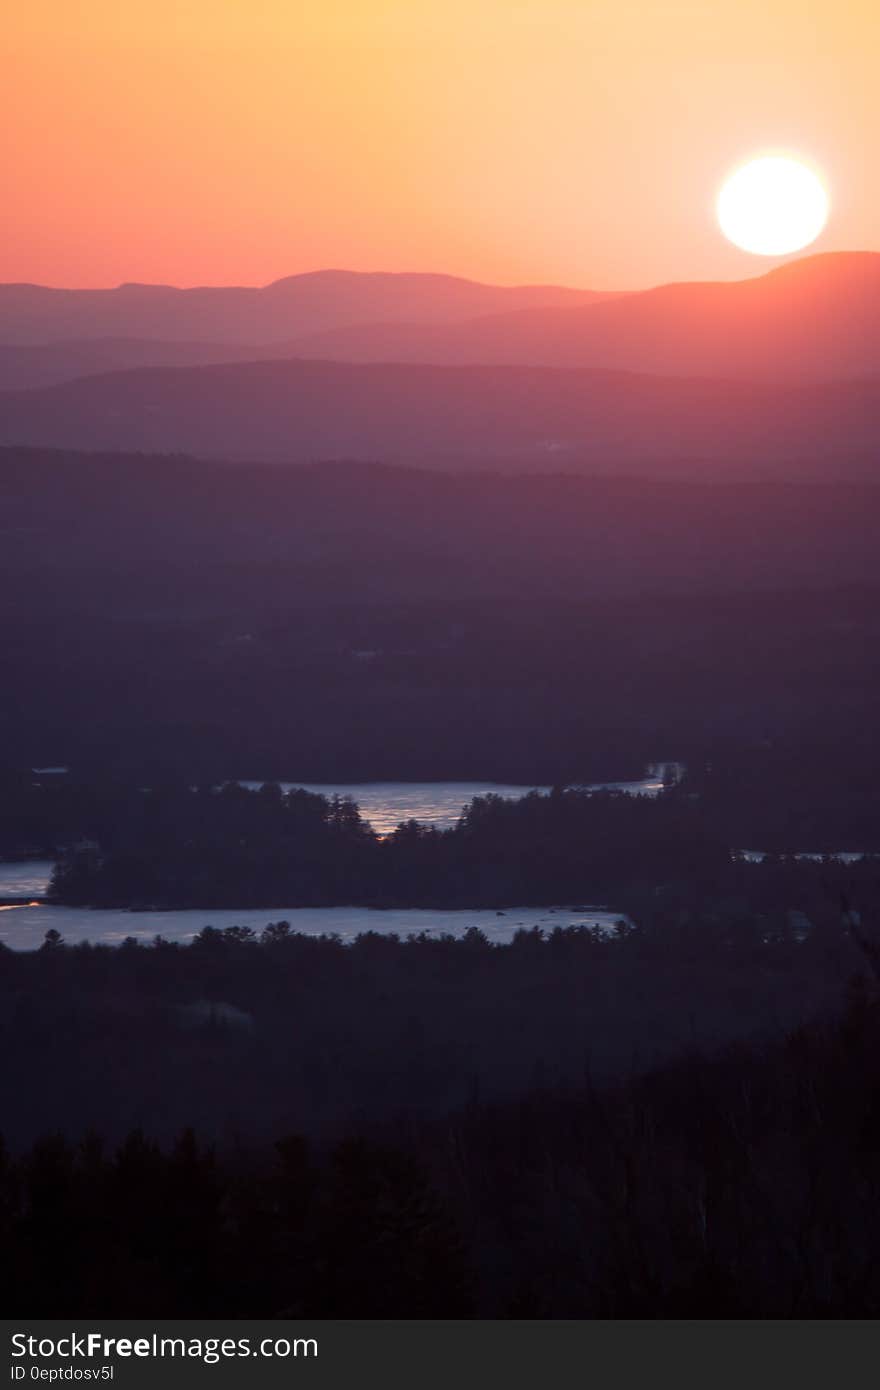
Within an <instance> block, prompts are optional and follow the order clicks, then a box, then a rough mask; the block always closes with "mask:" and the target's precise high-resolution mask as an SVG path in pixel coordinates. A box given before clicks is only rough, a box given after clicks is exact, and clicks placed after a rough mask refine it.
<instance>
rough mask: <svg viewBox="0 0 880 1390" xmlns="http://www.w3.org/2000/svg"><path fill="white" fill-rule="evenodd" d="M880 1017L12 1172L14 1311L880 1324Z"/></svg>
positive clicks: (92, 1148) (7, 1297)
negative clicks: (611, 1076)
mask: <svg viewBox="0 0 880 1390" xmlns="http://www.w3.org/2000/svg"><path fill="white" fill-rule="evenodd" d="M878 1059H880V1011H878V1006H877V1003H876V1001H875V1000H873V999H872V998H871V995H870V992H869V991H868V990H867V989H866V988H865V987H861V986H860V987H859V988H858V989H856V990H855V991H854V992H853V993H852V994H851V997H850V1000H849V1003H848V1006H847V1008H846V1010H845V1012H844V1014H843V1015H842V1016H841V1017H839V1018H838V1020H837V1021H836V1022H834V1023H827V1024H823V1025H817V1026H815V1027H812V1028H808V1029H802V1030H799V1031H798V1032H796V1033H795V1034H794V1035H792V1036H790V1037H789V1038H788V1040H787V1041H786V1042H785V1043H783V1044H781V1045H776V1046H772V1047H768V1048H765V1049H739V1050H734V1051H731V1052H729V1053H727V1054H725V1055H722V1056H719V1057H716V1058H715V1059H714V1060H705V1059H700V1058H690V1059H685V1060H682V1061H680V1062H678V1063H676V1064H675V1065H672V1066H670V1067H667V1068H665V1069H663V1070H660V1071H657V1072H654V1073H652V1074H650V1075H648V1076H645V1077H642V1078H640V1079H637V1080H634V1081H631V1082H629V1083H626V1084H624V1085H619V1086H616V1087H611V1088H598V1089H597V1088H594V1087H590V1086H585V1085H581V1086H578V1087H569V1088H554V1087H550V1086H544V1087H539V1088H537V1089H533V1090H532V1091H531V1093H530V1094H529V1095H528V1096H525V1097H523V1098H521V1099H520V1100H518V1101H516V1102H513V1103H505V1104H498V1105H485V1104H481V1103H480V1102H479V1101H477V1100H473V1101H472V1102H471V1103H470V1104H469V1105H467V1106H466V1107H464V1108H461V1109H459V1110H458V1111H456V1112H455V1113H453V1114H451V1115H449V1116H447V1117H446V1118H445V1119H444V1120H443V1121H442V1122H439V1123H431V1124H425V1123H418V1122H416V1121H415V1120H414V1119H413V1118H412V1117H410V1119H409V1120H408V1121H404V1122H400V1121H399V1122H398V1123H397V1124H396V1125H395V1126H394V1137H393V1139H392V1138H389V1134H390V1129H389V1131H388V1132H387V1133H386V1134H385V1135H384V1136H382V1137H381V1138H376V1137H374V1138H371V1139H367V1138H363V1137H361V1138H351V1139H348V1140H344V1141H342V1142H336V1143H332V1144H313V1145H309V1144H308V1143H307V1142H306V1141H305V1140H304V1139H302V1138H299V1137H296V1136H292V1137H287V1138H285V1139H283V1140H281V1141H280V1142H277V1143H275V1144H274V1145H272V1146H263V1145H253V1146H247V1145H244V1146H242V1145H235V1144H230V1143H228V1142H227V1143H226V1144H225V1145H222V1146H220V1147H219V1148H217V1149H216V1150H213V1149H210V1148H208V1147H206V1146H204V1145H203V1144H201V1143H199V1141H198V1140H197V1139H196V1138H195V1137H194V1135H193V1134H192V1133H191V1132H185V1133H183V1134H182V1135H181V1136H180V1137H179V1138H178V1140H177V1141H176V1143H174V1144H173V1145H170V1146H166V1147H164V1148H162V1147H160V1146H158V1145H156V1144H155V1143H153V1142H152V1141H151V1140H150V1139H149V1138H147V1137H145V1136H144V1135H143V1134H142V1133H139V1132H135V1133H132V1134H130V1135H129V1136H128V1137H127V1138H126V1139H125V1140H124V1141H123V1142H122V1143H121V1144H119V1145H118V1146H116V1147H113V1148H108V1147H105V1146H103V1145H102V1143H101V1141H100V1140H99V1139H97V1138H96V1137H94V1136H92V1135H87V1136H86V1137H85V1138H84V1139H83V1140H81V1141H79V1142H73V1141H71V1140H66V1139H63V1138H61V1137H59V1136H49V1137H46V1138H44V1139H42V1140H40V1141H39V1142H38V1143H36V1144H34V1145H33V1146H32V1147H31V1148H30V1149H29V1150H27V1151H26V1152H25V1153H23V1154H22V1155H20V1156H18V1157H14V1158H12V1157H9V1156H8V1155H4V1157H3V1158H2V1162H0V1239H2V1243H3V1249H4V1260H3V1264H2V1271H0V1298H2V1304H3V1307H4V1308H5V1309H7V1310H8V1313H9V1314H10V1315H18V1314H24V1313H27V1315H28V1316H30V1317H35V1316H60V1315H61V1314H62V1313H63V1314H64V1315H65V1316H70V1317H83V1316H94V1315H101V1316H105V1317H107V1316H120V1317H122V1316H134V1315H135V1314H136V1315H138V1316H141V1317H144V1316H150V1317H159V1316H177V1317H187V1316H198V1315H202V1316H215V1317H235V1316H249V1315H253V1316H316V1317H333V1316H344V1317H407V1318H408V1317H420V1316H428V1317H434V1318H443V1317H459V1316H469V1315H476V1316H488V1317H532V1318H552V1317H648V1318H668V1317H694V1316H697V1317H711V1316H716V1317H717V1316H721V1317H746V1316H750V1317H825V1318H843V1317H876V1316H877V1315H878V1313H880V1262H878V1259H877V1250H878V1249H880V1104H878V1094H880V1060H878Z"/></svg>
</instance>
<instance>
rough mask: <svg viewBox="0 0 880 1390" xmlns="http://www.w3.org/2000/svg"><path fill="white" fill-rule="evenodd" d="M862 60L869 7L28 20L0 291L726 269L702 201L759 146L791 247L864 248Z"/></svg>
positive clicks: (874, 221) (160, 4)
mask: <svg viewBox="0 0 880 1390" xmlns="http://www.w3.org/2000/svg"><path fill="white" fill-rule="evenodd" d="M878 53H880V5H878V4H877V0H668V3H667V0H28V3H27V4H26V5H22V6H18V5H15V6H14V7H10V10H9V12H8V13H7V14H6V15H5V17H4V21H3V26H2V32H0V58H2V66H3V94H2V102H3V111H4V120H3V126H4V133H5V136H6V139H5V141H4V144H5V145H6V148H5V149H4V159H3V173H4V177H3V192H4V199H5V207H4V212H3V232H2V241H0V279H2V280H7V281H8V280H33V281H39V282H42V283H48V284H56V285H111V284H116V283H118V282H119V281H121V280H151V281H165V282H170V283H175V284H198V283H201V284H206V283H215V284H216V283H241V284H261V283H265V282H267V281H269V280H272V279H275V278H277V277H279V276H282V275H287V274H291V273H293V272H296V271H301V270H313V269H317V268H320V267H325V266H344V267H348V268H351V269H356V270H442V271H448V272H450V273H453V274H458V275H469V276H472V277H474V278H478V279H486V280H494V281H499V282H523V281H532V282H534V281H556V282H563V283H567V284H572V285H581V286H588V287H589V286H594V287H596V288H609V287H615V286H620V287H628V286H642V285H649V284H653V283H656V282H658V281H664V280H670V279H694V278H707V277H714V278H733V277H740V276H744V275H751V274H756V273H760V271H761V270H764V269H767V268H769V267H770V266H771V265H773V264H775V262H773V261H766V260H764V259H763V258H755V257H752V256H748V255H747V254H745V253H743V252H740V251H737V250H735V249H734V248H733V247H731V246H729V245H727V244H726V243H725V242H724V241H723V240H722V239H721V237H720V235H719V233H718V232H717V230H716V227H715V223H714V210H713V203H714V196H715V193H716V191H717V187H718V184H719V182H720V181H721V179H722V178H723V177H724V175H725V174H726V173H727V172H728V171H729V169H730V168H731V167H732V166H734V165H736V164H738V163H739V162H741V160H742V159H743V158H745V157H747V156H749V155H751V154H753V153H759V152H761V151H762V150H765V149H767V148H768V147H769V148H773V149H780V148H781V149H787V150H789V151H791V152H793V153H802V154H803V155H805V156H807V157H808V158H809V159H810V160H811V161H812V162H814V163H815V164H818V165H819V167H820V168H821V169H823V170H824V172H825V174H826V176H827V180H828V184H829V186H830V189H831V193H832V197H833V209H832V216H831V219H830V221H829V224H828V227H827V229H826V231H825V233H824V234H823V235H822V237H821V238H820V240H819V241H818V242H817V243H815V246H814V249H816V250H836V249H843V248H846V249H854V248H860V249H863V248H871V249H880V187H878V183H877V177H876V152H875V149H874V140H875V138H876V135H877V132H878V131H880V80H878V76H877V56H878Z"/></svg>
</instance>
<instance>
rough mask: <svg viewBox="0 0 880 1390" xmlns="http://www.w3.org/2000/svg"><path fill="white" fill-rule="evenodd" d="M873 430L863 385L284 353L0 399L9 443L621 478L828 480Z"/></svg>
mask: <svg viewBox="0 0 880 1390" xmlns="http://www.w3.org/2000/svg"><path fill="white" fill-rule="evenodd" d="M878 431H880V390H878V387H877V383H876V382H874V381H869V380H865V381H854V382H836V383H830V384H825V385H815V386H809V387H804V386H800V387H798V386H771V385H759V384H752V383H746V382H738V383H733V382H725V381H712V380H708V379H706V380H704V379H695V380H685V379H682V378H672V377H670V378H662V377H655V376H636V375H631V374H629V373H625V372H605V371H590V370H563V369H552V368H541V367H506V366H498V367H436V366H400V365H350V364H344V363H331V362H306V361H287V362H251V363H236V364H229V365H219V366H211V367H189V368H179V369H170V368H154V369H142V370H136V371H128V372H118V373H110V374H107V375H104V376H96V377H89V378H85V379H83V380H78V381H73V382H65V383H63V384H61V385H55V386H50V387H45V388H43V389H40V390H30V391H20V392H17V393H16V392H11V393H4V394H2V395H0V442H2V443H5V444H31V445H38V446H49V447H65V448H82V449H106V450H143V451H150V452H189V453H197V454H204V455H214V456H218V457H225V458H230V457H231V458H240V459H245V458H252V459H254V458H255V459H266V460H272V461H277V462H291V461H301V462H307V461H312V460H318V459H327V458H334V457H348V458H358V459H376V458H380V459H385V460H388V461H399V462H405V463H407V464H409V465H418V464H423V463H425V462H429V463H430V462H436V461H437V460H440V459H455V460H457V461H458V462H459V464H461V465H463V466H474V464H476V465H477V466H479V465H480V464H483V465H489V466H495V467H498V466H504V467H511V466H512V467H514V468H533V469H542V470H544V471H546V470H547V469H548V468H550V469H553V470H560V469H564V470H566V471H579V472H590V473H595V472H599V473H608V472H610V473H615V472H620V471H622V470H627V471H632V470H633V469H636V471H643V470H644V468H646V467H649V466H650V467H656V468H658V469H659V471H661V472H668V471H670V460H673V461H676V462H677V464H678V466H679V467H680V466H681V464H682V462H684V463H685V464H686V465H687V466H688V467H690V468H691V469H693V468H694V467H695V465H698V466H699V469H700V470H701V471H705V473H706V475H707V476H712V475H713V474H717V473H722V474H731V475H734V476H754V475H758V476H762V475H771V476H774V475H775V476H779V475H783V476H784V475H785V474H786V473H787V472H790V473H793V474H794V475H795V476H802V475H803V474H804V473H807V474H812V475H814V476H827V477H830V478H836V477H840V476H847V475H852V472H853V470H854V469H855V470H857V471H861V472H862V473H864V472H865V471H866V464H865V456H869V455H871V454H872V452H873V450H874V447H875V443H876V439H877V437H878ZM869 467H871V471H873V470H872V466H871V465H869ZM672 471H673V472H674V471H675V464H673V465H672Z"/></svg>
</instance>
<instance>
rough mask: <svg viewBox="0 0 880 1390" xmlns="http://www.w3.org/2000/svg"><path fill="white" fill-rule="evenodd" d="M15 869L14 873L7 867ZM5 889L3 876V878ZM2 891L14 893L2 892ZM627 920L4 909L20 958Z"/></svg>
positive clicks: (554, 914)
mask: <svg viewBox="0 0 880 1390" xmlns="http://www.w3.org/2000/svg"><path fill="white" fill-rule="evenodd" d="M0 867H5V868H8V867H10V866H9V865H5V866H0ZM0 883H2V875H0ZM0 891H4V892H5V891H6V887H5V884H2V889H0ZM621 915H622V914H621V913H619V912H611V911H608V910H607V909H603V908H589V907H584V906H583V905H580V906H575V907H570V908H566V907H549V908H548V907H526V908H509V909H507V910H505V911H504V912H503V913H498V912H492V911H485V910H479V909H478V910H474V911H468V910H456V911H443V910H431V909H427V908H424V909H423V908H417V909H402V908H401V909H397V908H395V909H389V910H388V911H377V910H375V909H373V908H368V907H272V908H267V907H260V908H244V909H237V908H227V909H222V910H219V911H214V910H211V909H188V910H186V911H184V912H129V911H126V910H116V909H113V908H106V909H103V910H102V909H97V908H90V907H45V906H37V907H26V906H22V907H3V906H0V942H3V944H4V945H6V946H10V947H12V948H13V949H14V950H17V951H32V950H35V949H36V948H37V947H38V946H39V945H41V943H42V940H43V937H44V936H45V935H46V932H47V931H49V929H50V928H54V929H55V931H59V932H60V933H61V935H62V936H63V937H64V939H65V941H67V942H69V943H70V944H71V945H73V944H75V943H76V942H78V941H93V942H102V943H104V944H105V945H108V946H115V945H119V943H120V942H121V941H124V940H125V938H126V937H127V936H134V937H136V938H137V939H138V940H139V941H152V939H153V937H154V936H164V937H165V938H166V939H167V940H168V941H189V940H191V939H192V937H194V936H195V935H196V933H197V932H199V931H201V929H202V927H207V926H210V927H253V929H254V930H255V931H258V932H259V931H261V930H262V929H263V927H265V926H266V925H267V924H268V923H269V922H289V923H290V925H291V927H292V929H293V930H294V931H299V932H304V933H306V935H308V936H321V935H324V934H326V935H328V936H329V935H331V934H333V933H335V934H336V935H338V936H339V937H341V939H342V940H343V941H353V940H354V938H355V937H356V936H359V935H360V934H361V933H362V932H367V931H376V932H383V933H386V934H387V933H390V932H396V933H397V934H398V935H400V936H411V935H412V934H413V933H418V932H423V931H424V932H431V933H433V934H434V935H436V936H439V935H442V934H445V933H449V934H450V935H452V936H463V935H464V933H465V932H466V931H467V930H468V928H469V927H479V928H480V930H481V931H482V932H484V933H485V934H486V936H487V937H488V938H489V940H490V941H497V942H504V941H509V940H510V938H511V937H512V936H513V934H514V932H516V931H517V930H518V929H519V928H520V927H525V928H526V929H531V928H532V927H542V928H543V929H544V930H545V931H552V930H553V928H554V927H570V926H578V927H581V926H589V927H599V928H601V929H602V930H603V931H611V930H613V928H614V924H615V923H616V922H618V921H620V919H621Z"/></svg>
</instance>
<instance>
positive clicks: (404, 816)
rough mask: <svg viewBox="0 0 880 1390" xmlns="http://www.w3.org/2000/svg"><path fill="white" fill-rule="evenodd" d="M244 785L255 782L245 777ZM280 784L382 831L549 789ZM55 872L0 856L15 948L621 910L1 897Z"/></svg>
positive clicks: (449, 820)
mask: <svg viewBox="0 0 880 1390" xmlns="http://www.w3.org/2000/svg"><path fill="white" fill-rule="evenodd" d="M664 767H665V765H664V764H657V765H654V766H652V767H650V768H649V769H648V770H647V772H648V775H647V776H645V777H644V778H643V779H641V780H640V781H635V782H607V783H606V782H603V783H596V784H593V785H591V786H590V788H589V789H590V790H592V791H605V790H608V791H623V792H628V793H630V794H631V795H642V796H656V795H657V794H658V792H660V791H661V790H662V787H663V780H662V779H663V771H664ZM241 785H242V786H245V787H259V786H261V785H262V783H260V782H251V781H245V782H242V783H241ZM280 785H281V787H282V789H283V790H284V791H289V790H290V789H292V788H294V787H299V786H302V787H304V789H305V790H306V791H312V792H318V793H320V795H322V796H334V795H338V796H350V797H352V798H353V799H354V800H355V801H356V802H357V803H358V805H359V806H360V808H361V811H362V812H363V814H364V816H365V817H366V819H367V820H369V821H370V823H371V825H372V826H373V828H374V829H375V830H376V831H377V833H378V834H380V835H387V834H390V833H391V832H392V831H393V830H394V829H395V827H396V826H397V825H399V824H400V822H401V821H405V820H411V819H415V820H419V821H422V822H423V823H425V824H427V825H434V826H437V827H438V829H445V828H447V827H448V826H451V825H454V824H455V822H456V821H457V820H458V818H459V816H460V815H461V812H462V808H463V807H464V806H465V805H467V803H468V802H469V801H472V800H473V798H474V797H475V796H487V795H490V794H491V795H494V796H504V797H510V798H519V797H522V796H525V795H526V794H527V793H528V792H530V791H533V790H537V791H547V790H548V788H546V787H536V788H533V787H529V786H517V785H510V784H507V783H500V782H361V783H324V782H322V783H314V782H310V783H299V782H281V784H280ZM51 872H52V864H51V862H50V861H47V860H41V861H37V860H34V861H28V862H26V863H15V864H0V942H3V943H4V944H5V945H7V946H11V947H13V948H14V949H16V950H33V949H34V948H35V947H37V946H39V945H40V943H41V942H42V940H43V937H44V936H45V934H46V932H47V931H48V930H49V929H50V928H54V929H55V930H56V931H59V932H61V934H62V936H63V937H64V939H65V940H66V941H68V942H70V943H71V944H74V943H76V942H78V941H93V942H105V943H107V944H118V943H119V942H120V941H124V940H125V938H126V937H127V936H133V937H136V938H137V939H138V940H142V941H151V940H152V939H153V937H154V936H157V935H158V936H164V937H166V938H167V939H168V940H169V941H187V940H190V939H191V938H192V937H193V936H195V935H196V933H197V932H199V931H201V929H202V927H204V926H212V927H218V928H219V927H231V926H247V927H253V928H254V930H256V931H260V930H262V928H263V927H265V926H266V925H267V923H269V922H280V921H288V922H290V924H291V927H293V929H294V930H295V931H301V932H305V933H307V934H309V935H314V936H319V935H321V934H323V933H327V934H330V933H334V932H335V933H337V934H338V935H339V936H340V937H341V938H342V940H344V941H352V940H354V938H355V937H356V936H358V935H359V934H360V933H361V932H366V931H380V932H397V933H398V934H399V935H401V936H406V935H411V934H412V933H417V932H422V931H425V932H434V933H435V934H441V933H445V932H448V933H451V934H452V935H455V936H461V935H463V933H464V932H466V931H467V930H468V928H469V927H473V926H475V927H479V928H480V930H481V931H483V932H485V934H486V936H487V937H488V938H489V939H490V940H491V941H498V942H502V941H509V940H510V938H511V937H512V936H513V934H514V933H515V932H516V931H517V930H518V929H519V928H520V927H525V928H526V929H531V928H532V927H536V926H537V927H542V928H543V929H544V930H548V931H552V929H553V928H554V927H555V926H591V927H592V926H596V927H600V928H602V929H603V930H609V931H610V930H612V929H613V927H614V924H615V922H617V921H619V920H620V913H617V912H614V911H613V910H611V909H608V908H606V907H604V906H602V907H592V906H584V905H583V904H578V905H576V906H575V907H566V906H560V907H540V908H511V909H509V910H506V911H505V912H503V913H497V912H494V911H484V910H476V911H467V910H461V911H451V910H436V911H434V910H428V909H415V910H403V909H399V910H398V909H394V910H388V911H377V910H374V909H371V908H363V907H321V908H295V907H277V908H244V909H235V908H230V909H223V910H216V911H213V910H204V909H189V910H186V911H178V912H130V911H127V910H121V909H120V910H115V909H96V908H88V907H82V908H80V907H49V906H46V905H44V904H39V905H36V906H27V905H24V904H22V905H16V906H10V905H8V904H7V905H4V904H3V901H2V900H3V899H4V898H5V899H9V898H28V897H32V898H40V897H43V896H44V895H45V893H46V889H47V887H48V883H49V876H50V874H51Z"/></svg>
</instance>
